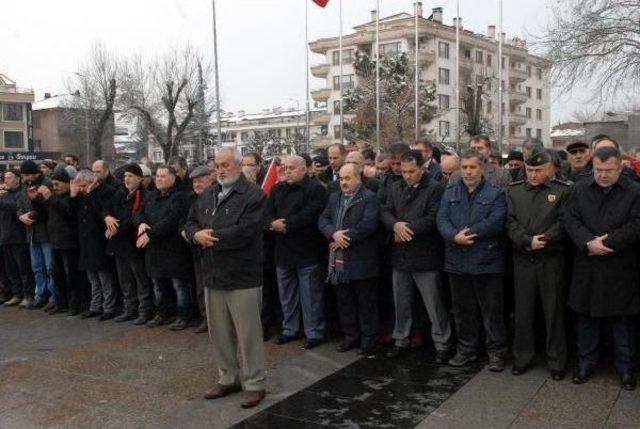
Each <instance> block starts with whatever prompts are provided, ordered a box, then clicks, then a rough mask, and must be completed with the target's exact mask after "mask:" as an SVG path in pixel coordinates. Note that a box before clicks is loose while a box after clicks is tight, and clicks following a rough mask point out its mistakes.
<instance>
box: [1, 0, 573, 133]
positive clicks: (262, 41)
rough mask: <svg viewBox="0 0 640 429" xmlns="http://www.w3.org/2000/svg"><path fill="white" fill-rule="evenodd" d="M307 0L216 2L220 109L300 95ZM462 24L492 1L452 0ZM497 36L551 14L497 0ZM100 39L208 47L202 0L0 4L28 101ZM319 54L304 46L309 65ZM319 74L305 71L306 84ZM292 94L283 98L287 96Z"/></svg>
mask: <svg viewBox="0 0 640 429" xmlns="http://www.w3.org/2000/svg"><path fill="white" fill-rule="evenodd" d="M305 1H309V2H311V0H216V5H217V13H218V38H219V40H218V43H219V48H220V68H221V70H220V79H221V85H222V88H221V95H222V107H223V109H225V110H230V111H237V110H240V109H244V110H246V111H247V112H255V111H260V110H262V109H264V108H269V107H273V106H283V107H296V102H295V101H293V100H298V101H299V102H300V106H303V103H304V88H305V63H304V49H305V46H304V2H305ZM423 3H424V4H425V6H424V8H425V16H428V15H429V14H430V11H431V8H432V7H437V6H439V7H442V8H444V21H445V23H448V24H451V19H452V17H453V16H455V3H456V2H455V0H440V1H437V2H423ZM460 3H461V6H460V8H461V10H460V16H461V17H462V22H463V25H464V27H465V28H468V29H470V30H472V31H475V32H486V28H487V25H489V24H496V25H497V24H498V22H497V21H498V1H497V0H483V1H477V0H460ZM504 3H505V5H504V31H505V32H506V33H507V37H508V38H511V37H513V36H520V37H525V38H526V37H527V35H529V34H535V33H538V32H539V31H540V30H541V29H542V28H543V27H544V25H545V24H546V22H547V21H548V19H549V16H550V14H551V10H550V8H549V7H548V6H545V4H543V3H547V2H546V1H545V2H541V1H539V0H506V1H504ZM375 4H376V2H375V0H343V15H344V31H345V34H348V33H349V32H350V31H351V28H352V27H353V26H355V25H358V24H361V23H363V22H366V21H368V20H369V18H370V10H371V9H373V8H375ZM381 4H382V5H381V8H380V9H381V15H382V16H387V15H391V14H395V13H398V12H402V11H406V12H410V11H412V4H413V2H412V0H381ZM309 11H310V13H309V15H310V21H309V32H310V39H311V40H314V39H316V38H320V37H330V36H335V35H337V34H338V31H339V24H338V23H339V20H338V0H330V2H329V5H328V6H327V8H326V9H321V8H319V7H317V6H315V4H312V3H310V5H309ZM96 40H102V41H103V42H104V43H105V44H106V45H107V46H108V47H110V48H111V49H113V50H114V51H115V52H118V53H119V54H122V55H127V54H131V53H137V52H141V53H144V54H145V55H155V54H156V53H158V54H159V53H162V52H163V51H164V50H165V49H166V48H167V47H170V46H178V45H180V44H184V43H191V44H193V45H194V46H196V47H198V48H199V49H201V50H202V51H204V52H207V53H212V51H213V44H212V40H213V32H212V19H211V0H21V1H13V2H9V3H7V4H4V6H3V13H2V16H1V17H0V72H2V73H5V74H7V75H8V76H9V77H11V78H12V79H14V80H15V81H17V83H18V85H19V86H23V87H33V88H34V89H35V91H36V99H41V98H42V97H43V95H44V93H45V92H51V93H54V94H56V93H62V92H64V91H65V85H64V82H65V80H66V78H67V77H68V76H70V75H71V74H73V72H74V71H75V70H77V69H78V64H79V63H80V62H81V61H82V59H83V58H84V57H86V56H87V54H88V52H89V50H90V48H91V45H92V44H93V43H94V42H95V41H96ZM322 60H323V58H322V57H321V56H317V55H315V54H312V56H311V63H312V64H315V63H319V62H322ZM322 85H323V82H322V81H320V80H316V79H312V81H311V89H314V88H317V87H320V86H322ZM553 98H554V100H553V105H552V110H551V119H552V124H553V123H556V122H557V121H559V120H565V119H569V118H570V117H571V114H572V113H573V111H574V110H575V109H576V106H577V105H579V104H580V100H578V99H577V97H564V98H563V99H562V100H558V99H557V98H556V97H553ZM292 99H293V100H292Z"/></svg>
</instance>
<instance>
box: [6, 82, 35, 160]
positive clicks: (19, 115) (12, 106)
mask: <svg viewBox="0 0 640 429" xmlns="http://www.w3.org/2000/svg"><path fill="white" fill-rule="evenodd" d="M33 101H34V94H33V90H32V89H26V88H20V87H18V86H16V83H15V82H14V81H13V80H11V79H10V78H9V77H7V76H6V75H4V74H2V73H0V165H2V166H4V167H6V166H7V165H12V164H16V163H19V162H20V161H22V160H24V159H31V158H33V157H34V155H33V154H32V153H31V151H33V136H32V123H31V118H32V117H31V104H32V103H33Z"/></svg>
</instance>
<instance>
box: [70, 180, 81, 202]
mask: <svg viewBox="0 0 640 429" xmlns="http://www.w3.org/2000/svg"><path fill="white" fill-rule="evenodd" d="M78 193H80V186H78V184H77V183H76V181H75V180H72V181H71V183H69V195H70V196H71V198H75V197H77V196H78Z"/></svg>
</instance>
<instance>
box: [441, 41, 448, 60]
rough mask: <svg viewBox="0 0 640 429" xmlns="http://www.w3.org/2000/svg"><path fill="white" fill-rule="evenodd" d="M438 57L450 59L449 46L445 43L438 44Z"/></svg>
mask: <svg viewBox="0 0 640 429" xmlns="http://www.w3.org/2000/svg"><path fill="white" fill-rule="evenodd" d="M438 56H439V57H440V58H445V59H447V60H448V59H449V44H448V43H445V42H439V43H438Z"/></svg>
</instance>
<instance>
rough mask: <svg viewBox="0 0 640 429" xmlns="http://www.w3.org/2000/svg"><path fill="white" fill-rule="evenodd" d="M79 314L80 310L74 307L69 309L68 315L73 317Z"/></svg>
mask: <svg viewBox="0 0 640 429" xmlns="http://www.w3.org/2000/svg"><path fill="white" fill-rule="evenodd" d="M78 314H80V310H78V309H76V308H72V309H71V310H69V313H67V316H69V317H73V316H77V315H78Z"/></svg>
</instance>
